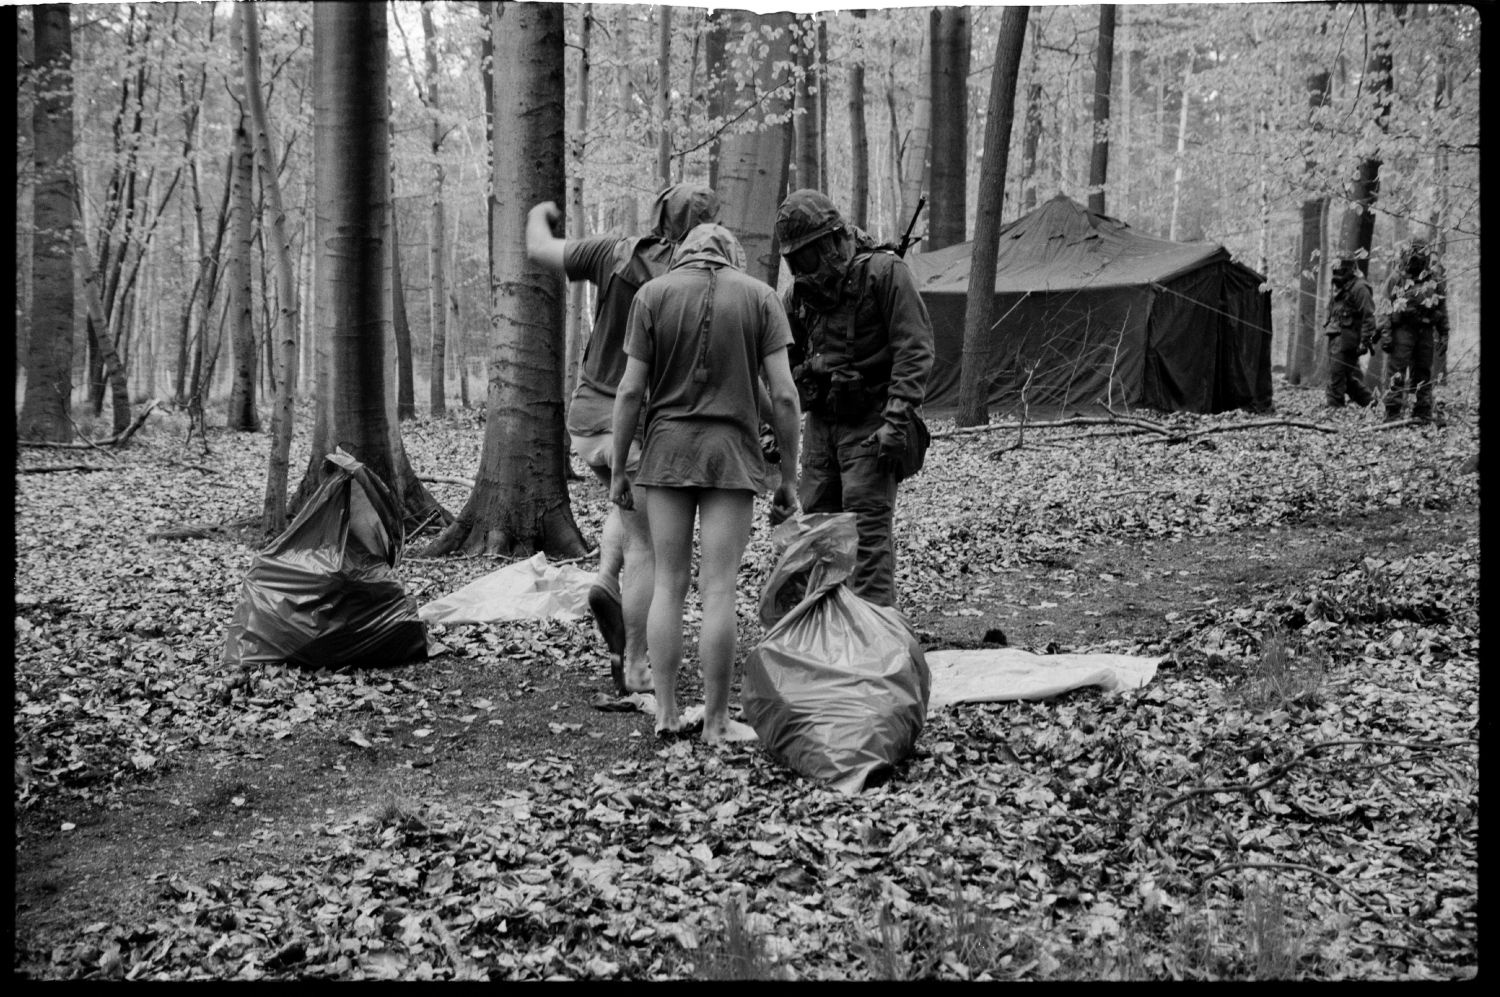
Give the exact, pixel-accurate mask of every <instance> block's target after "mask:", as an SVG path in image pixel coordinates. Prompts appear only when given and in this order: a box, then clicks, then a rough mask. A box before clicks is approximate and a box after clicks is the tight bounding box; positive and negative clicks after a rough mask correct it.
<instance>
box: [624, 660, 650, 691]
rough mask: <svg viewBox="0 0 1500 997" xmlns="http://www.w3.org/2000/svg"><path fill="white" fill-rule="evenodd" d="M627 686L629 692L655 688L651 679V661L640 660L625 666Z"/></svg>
mask: <svg viewBox="0 0 1500 997" xmlns="http://www.w3.org/2000/svg"><path fill="white" fill-rule="evenodd" d="M625 688H626V690H627V691H629V692H651V691H652V690H653V689H654V688H655V687H654V685H653V684H652V679H651V662H650V661H638V662H636V663H635V664H633V665H626V666H625Z"/></svg>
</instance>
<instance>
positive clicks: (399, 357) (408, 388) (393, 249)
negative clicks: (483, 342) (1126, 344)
mask: <svg viewBox="0 0 1500 997" xmlns="http://www.w3.org/2000/svg"><path fill="white" fill-rule="evenodd" d="M397 214H398V212H397V211H396V176H395V172H394V171H392V174H391V245H390V257H391V263H390V271H391V275H390V278H389V280H390V288H391V320H392V331H393V332H394V334H395V338H396V420H397V421H398V422H405V421H406V420H407V419H415V418H416V417H417V394H416V388H415V387H414V385H413V379H412V368H411V323H410V322H409V321H407V317H406V285H405V283H404V278H403V277H402V276H401V238H400V226H399V225H398V224H397V219H396V216H397Z"/></svg>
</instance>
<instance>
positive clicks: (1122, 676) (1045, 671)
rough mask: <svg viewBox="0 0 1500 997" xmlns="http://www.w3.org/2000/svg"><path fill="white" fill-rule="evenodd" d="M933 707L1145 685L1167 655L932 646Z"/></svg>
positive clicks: (930, 706) (930, 707) (929, 663)
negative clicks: (1040, 652) (1092, 686)
mask: <svg viewBox="0 0 1500 997" xmlns="http://www.w3.org/2000/svg"><path fill="white" fill-rule="evenodd" d="M926 658H927V667H928V669H930V670H931V672H932V694H931V695H930V696H929V697H928V700H927V709H928V710H929V711H933V710H940V709H942V708H943V707H945V706H952V705H953V704H954V703H998V702H1003V701H1008V700H1015V699H1047V698H1050V697H1052V696H1057V695H1061V694H1062V693H1065V692H1069V691H1071V690H1073V689H1081V688H1083V687H1084V686H1091V685H1097V686H1102V687H1104V689H1106V690H1109V691H1114V690H1119V689H1139V688H1140V687H1141V686H1143V685H1145V684H1146V683H1148V682H1150V681H1151V680H1152V679H1153V678H1155V677H1156V666H1157V665H1158V664H1160V663H1161V660H1162V659H1161V658H1138V657H1134V656H1132V655H1128V654H1033V653H1032V652H1030V651H1023V650H1021V649H1019V648H1013V647H1001V648H993V649H991V648H986V649H983V650H978V651H928V652H927V654H926Z"/></svg>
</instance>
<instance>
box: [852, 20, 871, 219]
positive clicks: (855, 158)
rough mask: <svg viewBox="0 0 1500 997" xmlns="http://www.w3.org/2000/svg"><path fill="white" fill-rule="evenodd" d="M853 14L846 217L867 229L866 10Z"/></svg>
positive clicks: (868, 188)
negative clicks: (847, 203) (848, 177)
mask: <svg viewBox="0 0 1500 997" xmlns="http://www.w3.org/2000/svg"><path fill="white" fill-rule="evenodd" d="M852 13H853V14H854V19H855V22H856V23H855V25H854V38H853V45H854V51H853V53H852V54H851V55H850V58H849V105H848V107H849V169H850V171H851V174H852V178H851V180H850V185H849V218H850V219H851V220H852V221H853V222H854V224H855V225H858V226H859V227H860V228H869V227H870V226H869V210H870V138H869V134H868V133H867V132H866V131H865V40H864V23H863V22H864V20H865V12H864V11H863V10H856V11H853V12H852Z"/></svg>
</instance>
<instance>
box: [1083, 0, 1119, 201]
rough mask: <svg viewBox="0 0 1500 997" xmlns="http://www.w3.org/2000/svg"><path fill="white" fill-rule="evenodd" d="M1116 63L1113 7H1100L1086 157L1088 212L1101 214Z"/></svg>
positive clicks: (1107, 4)
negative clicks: (1089, 151)
mask: <svg viewBox="0 0 1500 997" xmlns="http://www.w3.org/2000/svg"><path fill="white" fill-rule="evenodd" d="M1114 61H1115V5H1114V4H1112V3H1102V4H1100V5H1099V40H1098V43H1097V44H1096V45H1095V48H1094V143H1093V151H1092V155H1090V157H1089V210H1090V211H1092V212H1095V213H1096V214H1100V215H1102V214H1104V186H1105V184H1106V182H1107V181H1108V177H1109V95H1110V88H1111V85H1112V74H1113V71H1114Z"/></svg>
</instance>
